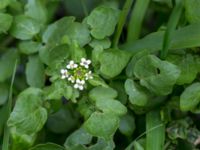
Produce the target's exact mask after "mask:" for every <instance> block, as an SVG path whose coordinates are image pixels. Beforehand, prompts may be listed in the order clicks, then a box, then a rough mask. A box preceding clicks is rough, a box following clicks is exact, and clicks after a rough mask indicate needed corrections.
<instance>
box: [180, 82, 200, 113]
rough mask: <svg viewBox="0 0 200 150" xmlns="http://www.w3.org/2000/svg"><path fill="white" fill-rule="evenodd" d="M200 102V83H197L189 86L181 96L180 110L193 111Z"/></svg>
mask: <svg viewBox="0 0 200 150" xmlns="http://www.w3.org/2000/svg"><path fill="white" fill-rule="evenodd" d="M199 102H200V83H199V82H196V83H193V84H191V85H190V86H188V87H187V88H186V89H185V90H184V91H183V93H182V94H181V96H180V108H181V110H182V111H189V110H193V109H194V108H195V107H196V106H197V105H198V104H199Z"/></svg>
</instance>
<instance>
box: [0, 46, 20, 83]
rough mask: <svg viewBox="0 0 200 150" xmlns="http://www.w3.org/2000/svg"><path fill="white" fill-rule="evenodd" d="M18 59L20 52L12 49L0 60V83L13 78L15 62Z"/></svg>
mask: <svg viewBox="0 0 200 150" xmlns="http://www.w3.org/2000/svg"><path fill="white" fill-rule="evenodd" d="M17 58H18V52H17V51H16V50H14V49H10V50H8V51H7V52H5V53H4V54H3V55H2V56H1V58H0V70H1V73H0V82H3V81H5V80H6V79H8V78H9V77H11V75H12V73H13V68H14V65H15V62H16V60H17Z"/></svg>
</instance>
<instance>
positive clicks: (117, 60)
mask: <svg viewBox="0 0 200 150" xmlns="http://www.w3.org/2000/svg"><path fill="white" fill-rule="evenodd" d="M129 59H130V55H129V53H127V52H124V51H121V50H117V49H109V50H106V51H104V52H103V53H101V54H100V58H99V61H100V64H101V67H100V72H101V74H102V75H103V76H105V77H106V78H113V77H115V76H117V75H119V74H120V73H121V72H122V70H123V69H124V68H125V66H126V65H127V63H128V61H129ZM110 60H112V61H110Z"/></svg>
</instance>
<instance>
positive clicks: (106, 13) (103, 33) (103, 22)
mask: <svg viewBox="0 0 200 150" xmlns="http://www.w3.org/2000/svg"><path fill="white" fill-rule="evenodd" d="M118 17H119V10H117V9H113V8H110V7H106V6H99V7H97V8H95V9H94V10H93V11H92V12H91V14H90V15H89V16H88V17H87V20H86V22H87V24H89V25H90V27H91V34H92V36H93V37H94V38H96V39H104V38H105V37H107V36H110V35H111V34H112V33H113V32H114V30H115V26H116V24H117V22H118Z"/></svg>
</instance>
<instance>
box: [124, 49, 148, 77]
mask: <svg viewBox="0 0 200 150" xmlns="http://www.w3.org/2000/svg"><path fill="white" fill-rule="evenodd" d="M148 54H149V52H148V51H146V50H143V51H141V52H138V53H136V54H135V55H134V56H133V57H132V59H131V61H130V62H129V63H128V65H127V67H126V75H127V76H128V77H130V78H131V77H133V76H134V68H135V64H136V62H137V61H138V60H139V59H140V58H142V57H143V56H145V55H148Z"/></svg>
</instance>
